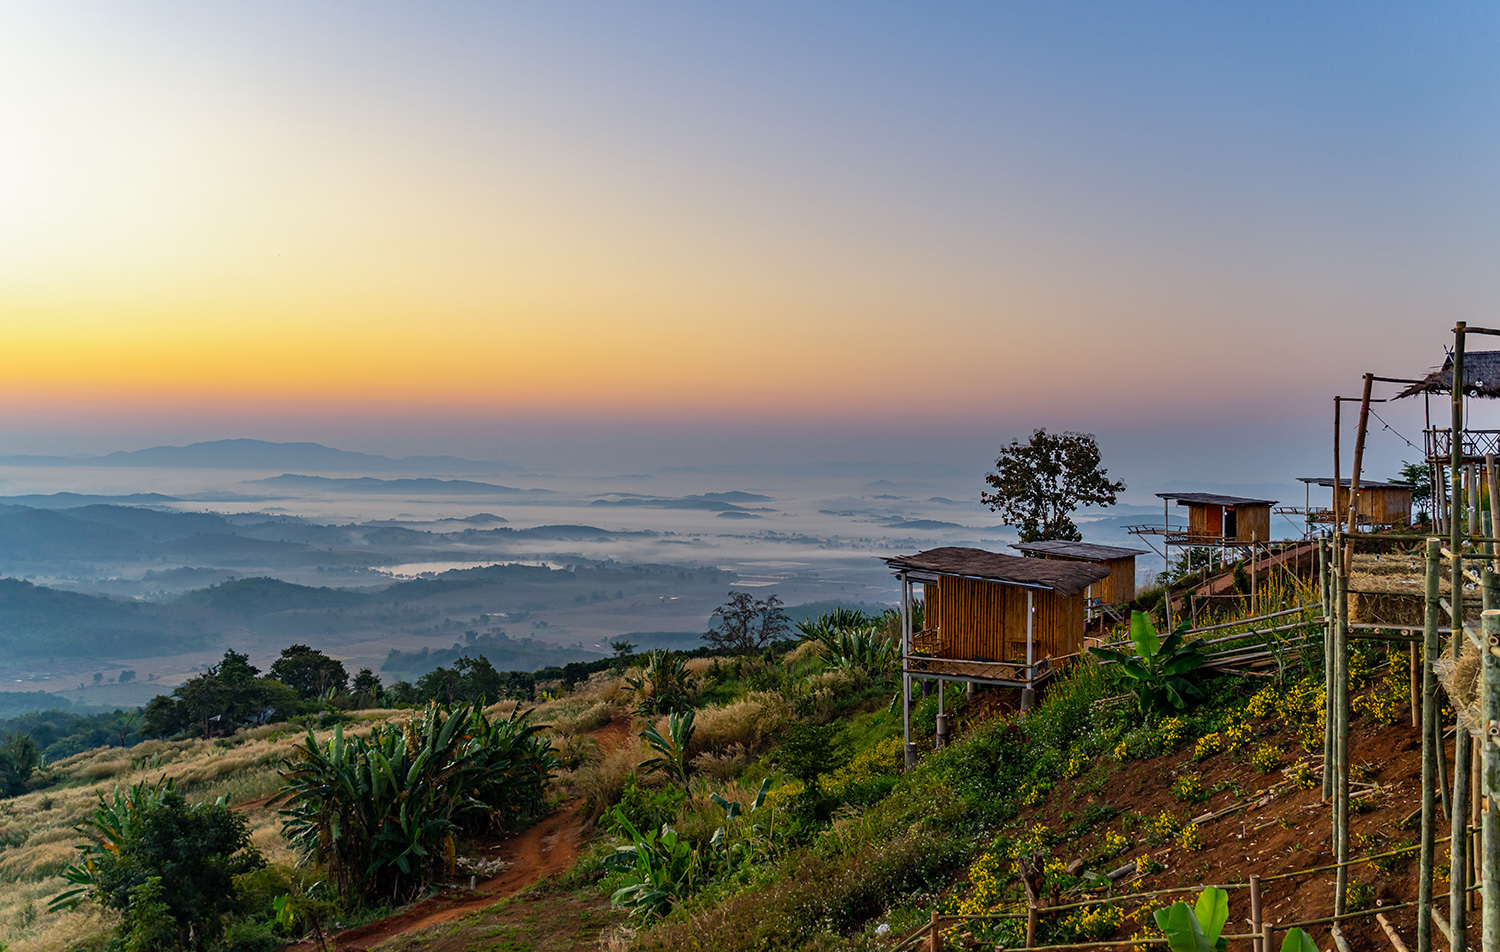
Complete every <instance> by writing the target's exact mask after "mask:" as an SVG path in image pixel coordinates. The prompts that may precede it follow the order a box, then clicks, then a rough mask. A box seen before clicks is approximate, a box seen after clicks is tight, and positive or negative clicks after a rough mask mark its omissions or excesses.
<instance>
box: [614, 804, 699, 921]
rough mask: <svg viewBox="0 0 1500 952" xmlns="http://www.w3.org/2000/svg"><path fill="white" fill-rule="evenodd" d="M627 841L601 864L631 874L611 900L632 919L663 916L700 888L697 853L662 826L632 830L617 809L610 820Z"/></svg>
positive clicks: (673, 831) (632, 826) (684, 841)
mask: <svg viewBox="0 0 1500 952" xmlns="http://www.w3.org/2000/svg"><path fill="white" fill-rule="evenodd" d="M611 822H612V823H613V824H614V826H615V827H616V828H617V829H618V830H619V831H620V832H621V833H623V834H624V835H625V836H626V837H627V838H628V839H629V842H628V843H626V844H625V845H623V846H620V847H618V848H617V849H616V851H615V852H614V853H613V854H612V855H610V856H607V857H605V860H604V865H605V866H606V867H608V868H610V869H616V870H623V871H626V872H628V873H629V874H630V881H629V882H628V883H626V884H625V885H624V886H621V887H620V888H619V889H617V890H615V892H614V894H613V895H612V896H611V897H610V899H611V901H613V902H614V903H615V905H618V906H627V907H629V909H630V914H631V915H633V916H642V917H644V918H654V917H657V916H661V915H665V914H666V913H667V912H668V911H669V910H671V908H672V906H673V905H674V904H676V903H677V902H680V901H681V900H683V899H685V898H687V897H688V896H690V895H692V894H693V892H694V891H696V890H697V888H698V886H699V885H700V880H701V879H702V878H703V876H702V865H703V864H702V861H701V859H700V857H699V855H698V851H697V850H695V849H693V847H692V846H691V845H690V844H689V843H688V842H687V841H686V840H684V839H683V838H682V837H680V836H678V835H677V831H676V830H673V829H672V828H671V827H670V826H668V825H666V824H665V823H663V824H662V826H661V829H659V830H646V831H645V832H644V833H642V832H640V831H639V830H637V829H636V828H635V826H634V825H632V824H631V822H630V821H629V820H628V819H626V817H625V815H624V814H623V813H620V812H619V811H618V810H617V811H616V812H615V815H614V817H613V819H612V821H611Z"/></svg>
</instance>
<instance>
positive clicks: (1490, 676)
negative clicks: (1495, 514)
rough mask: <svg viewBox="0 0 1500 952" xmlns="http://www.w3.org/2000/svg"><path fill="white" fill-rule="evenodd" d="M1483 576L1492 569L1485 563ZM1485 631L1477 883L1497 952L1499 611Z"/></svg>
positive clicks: (1487, 934) (1490, 951)
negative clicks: (1480, 885)
mask: <svg viewBox="0 0 1500 952" xmlns="http://www.w3.org/2000/svg"><path fill="white" fill-rule="evenodd" d="M1485 575H1486V577H1493V575H1494V571H1493V569H1491V568H1490V567H1489V566H1485ZM1480 617H1481V625H1482V627H1483V630H1484V652H1483V661H1482V663H1481V668H1480V682H1479V683H1480V685H1481V690H1480V703H1481V704H1482V705H1483V709H1482V711H1481V714H1482V715H1483V724H1484V736H1483V738H1481V743H1482V746H1483V752H1484V755H1483V756H1484V765H1483V769H1482V770H1481V772H1480V778H1481V779H1480V785H1479V789H1480V790H1481V791H1482V792H1483V793H1484V798H1485V809H1484V816H1483V817H1482V819H1481V822H1480V829H1481V831H1482V837H1483V839H1482V850H1481V853H1482V855H1483V858H1484V859H1483V863H1482V864H1481V870H1480V882H1481V883H1483V884H1484V892H1483V906H1482V910H1483V911H1482V914H1481V919H1482V922H1483V927H1482V928H1483V938H1482V944H1481V948H1482V949H1483V950H1484V952H1500V804H1497V803H1496V801H1495V795H1496V792H1497V788H1500V758H1497V755H1496V750H1495V741H1496V739H1497V737H1500V656H1497V649H1500V610H1496V609H1493V608H1491V609H1489V610H1487V611H1485V613H1484V614H1483V615H1482V616H1480Z"/></svg>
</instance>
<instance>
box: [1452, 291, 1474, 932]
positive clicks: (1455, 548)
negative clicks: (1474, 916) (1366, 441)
mask: <svg viewBox="0 0 1500 952" xmlns="http://www.w3.org/2000/svg"><path fill="white" fill-rule="evenodd" d="M1465 326H1466V325H1465V324H1464V322H1463V321H1459V322H1458V323H1457V324H1456V325H1454V328H1453V385H1452V386H1451V387H1450V388H1449V389H1450V391H1451V396H1452V408H1453V435H1452V439H1451V441H1450V446H1449V468H1450V481H1451V489H1452V493H1453V527H1452V530H1451V532H1450V534H1449V538H1448V542H1449V546H1448V547H1449V549H1450V550H1451V551H1452V552H1453V553H1454V555H1453V557H1452V559H1451V561H1452V576H1453V577H1452V582H1453V592H1452V594H1451V601H1452V604H1453V638H1452V644H1451V650H1452V652H1453V657H1454V658H1457V657H1458V656H1459V654H1460V652H1461V651H1462V650H1463V640H1464V633H1463V617H1464V594H1463V585H1464V576H1463V560H1462V559H1461V558H1460V557H1459V556H1458V554H1457V553H1459V552H1461V551H1462V549H1461V548H1460V547H1461V546H1462V544H1463V536H1464V532H1465V529H1466V528H1467V523H1469V522H1470V520H1466V519H1465V518H1464V516H1465V506H1464V503H1465V500H1464V497H1463V491H1464V486H1463V462H1464V453H1463V449H1464V331H1465ZM1463 733H1464V731H1463V727H1462V725H1460V726H1459V729H1458V738H1457V739H1455V741H1454V745H1453V796H1452V798H1451V800H1450V802H1449V805H1448V809H1449V812H1448V818H1449V820H1450V822H1451V824H1452V829H1453V842H1452V844H1451V845H1450V846H1449V850H1450V851H1451V852H1450V869H1451V874H1450V875H1449V877H1448V879H1449V885H1448V924H1449V925H1450V926H1451V927H1452V930H1453V936H1452V939H1451V940H1450V942H1449V948H1450V949H1451V952H1464V937H1465V935H1466V934H1467V929H1468V919H1469V916H1468V909H1467V899H1466V896H1465V889H1466V887H1467V886H1468V885H1469V849H1468V843H1469V837H1468V823H1469V755H1468V751H1467V750H1465V749H1464V745H1463V743H1462V738H1463Z"/></svg>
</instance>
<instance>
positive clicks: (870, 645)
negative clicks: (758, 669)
mask: <svg viewBox="0 0 1500 952" xmlns="http://www.w3.org/2000/svg"><path fill="white" fill-rule="evenodd" d="M797 634H798V635H799V636H800V637H801V638H802V640H803V641H815V642H817V643H819V644H821V645H822V646H823V647H824V649H825V650H827V652H828V659H829V664H830V665H831V666H833V667H838V668H846V669H849V670H853V671H859V672H862V673H864V674H866V675H869V676H870V677H872V678H889V677H891V676H892V675H893V674H895V672H896V669H897V667H898V666H899V662H900V660H901V653H900V651H899V649H898V648H897V645H896V643H895V642H894V641H892V640H891V637H890V633H889V628H888V626H887V625H886V624H884V622H883V620H882V619H879V618H871V617H870V616H868V615H866V614H865V613H864V612H861V611H857V610H855V609H850V608H842V607H838V608H834V609H833V610H832V611H830V612H824V613H823V614H821V615H819V616H818V617H817V618H815V619H807V620H803V621H800V622H798V623H797Z"/></svg>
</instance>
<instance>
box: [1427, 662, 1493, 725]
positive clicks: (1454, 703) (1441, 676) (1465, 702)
mask: <svg viewBox="0 0 1500 952" xmlns="http://www.w3.org/2000/svg"><path fill="white" fill-rule="evenodd" d="M1433 668H1434V669H1435V670H1436V672H1437V676H1438V681H1439V682H1440V683H1441V684H1442V685H1443V690H1444V691H1447V692H1448V704H1449V706H1450V707H1452V708H1453V710H1454V711H1456V712H1457V713H1458V721H1459V723H1460V724H1462V725H1463V726H1464V727H1465V728H1467V729H1468V730H1469V732H1470V733H1472V734H1473V735H1474V736H1476V737H1483V736H1484V730H1483V728H1482V725H1483V724H1484V717H1483V716H1482V715H1481V713H1480V711H1479V671H1480V657H1479V647H1478V646H1477V645H1475V644H1474V642H1472V641H1470V640H1469V639H1468V638H1465V639H1463V650H1462V651H1460V652H1459V655H1458V658H1457V659H1456V660H1455V659H1454V657H1453V649H1452V647H1451V646H1450V647H1449V648H1448V650H1447V651H1444V652H1443V655H1442V657H1440V658H1438V660H1437V663H1436V664H1435V665H1433Z"/></svg>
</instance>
